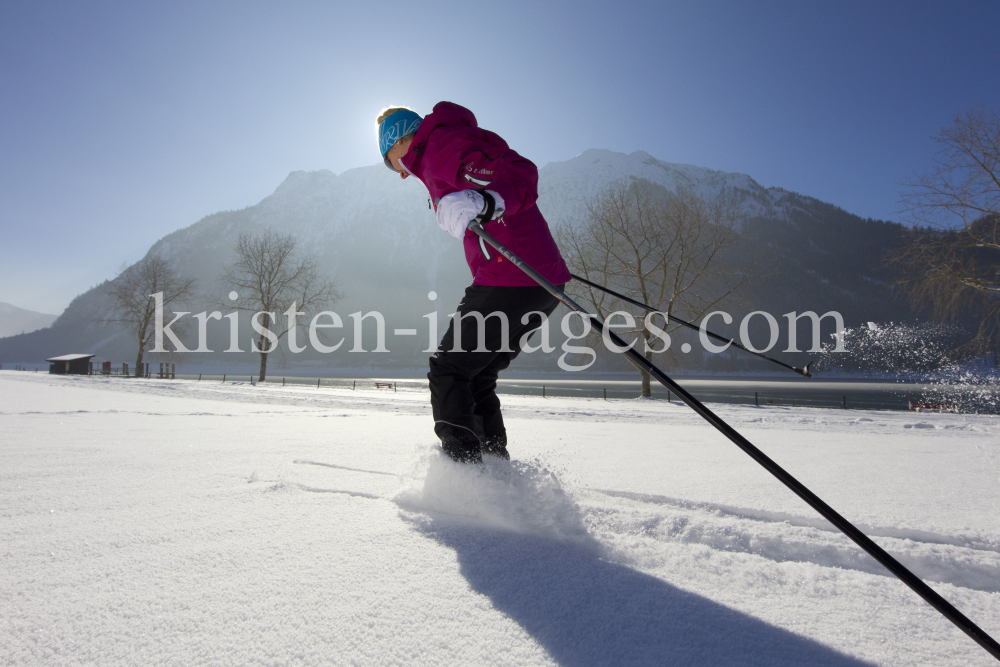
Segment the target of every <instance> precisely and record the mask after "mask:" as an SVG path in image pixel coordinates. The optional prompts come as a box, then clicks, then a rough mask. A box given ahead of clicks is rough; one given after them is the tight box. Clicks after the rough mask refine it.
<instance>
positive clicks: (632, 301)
mask: <svg viewBox="0 0 1000 667" xmlns="http://www.w3.org/2000/svg"><path fill="white" fill-rule="evenodd" d="M570 275H571V276H573V280H575V281H577V282H581V283H583V284H584V285H590V286H591V287H593V288H595V289H599V290H601V291H602V292H606V293H608V294H610V295H611V296H615V297H618V298H619V299H621V300H622V301H625V302H626V303H630V304H632V305H633V306H638V307H639V308H642V309H643V310H646V311H648V312H650V313H660V314H662V315H664V316H665V317H666V318H667V319H669V320H670V321H672V322H676V323H677V324H680V325H681V326H684V327H687V328H688V329H694V330H695V331H697V332H698V333H701V327H699V326H698V325H697V324H693V323H691V322H688V321H687V320H682V319H681V318H679V317H675V316H674V315H667V313H664V312H663V311H662V310H657V309H656V308H653V307H652V306H650V305H649V304H648V303H643V302H641V301H636V300H635V299H630V298H628V297H627V296H625V295H624V294H619V293H618V292H615V291H614V290H611V289H608V288H607V287H605V286H604V285H598V284H597V283H594V282H591V281H589V280H587V279H586V278H581V277H580V276H578V275H576V274H572V273H571V274H570ZM705 335H707V336H708V337H710V338H714V339H715V340H717V341H719V342H722V343H729V344H731V345H732V346H733V347H735V348H737V349H739V350H743V351H744V352H747V353H749V354H752V355H754V356H755V357H760V358H761V359H765V360H767V361H770V362H771V363H774V364H778V365H779V366H783V367H784V368H787V369H788V370H790V371H795V372H796V373H798V374H799V375H802V376H805V377H807V378H811V377H812V375H811V374H810V373H809V366H810V365H811V364H812V362H811V361H810V362H809V363H808V364H806V365H805V366H804V367H802V368H798V367H796V366H790V365H789V364H786V363H785V362H783V361H778V360H777V359H775V358H773V357H769V356H767V355H766V354H764V353H762V352H754V351H753V350H751V349H750V348H748V347H745V346H743V345H740V344H739V343H737V342H736V341H735V340H734V339H732V338H726V337H725V336H720V335H719V334H717V333H712V332H711V331H708V330H706V331H705Z"/></svg>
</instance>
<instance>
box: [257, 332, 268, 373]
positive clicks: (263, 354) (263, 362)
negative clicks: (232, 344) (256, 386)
mask: <svg viewBox="0 0 1000 667" xmlns="http://www.w3.org/2000/svg"><path fill="white" fill-rule="evenodd" d="M265 341H266V342H268V343H270V341H268V340H267V338H266V337H265V336H264V335H263V334H261V336H260V345H258V346H257V347H259V348H260V375H258V376H257V382H263V381H264V378H265V376H266V375H267V353H268V352H270V348H267V349H266V350H265V349H264V343H265Z"/></svg>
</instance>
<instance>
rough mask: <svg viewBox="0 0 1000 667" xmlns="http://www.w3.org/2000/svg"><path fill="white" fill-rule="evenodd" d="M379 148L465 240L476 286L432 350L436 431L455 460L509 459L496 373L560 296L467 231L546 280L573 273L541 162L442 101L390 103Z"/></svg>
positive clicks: (556, 280)
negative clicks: (541, 201) (481, 229)
mask: <svg viewBox="0 0 1000 667" xmlns="http://www.w3.org/2000/svg"><path fill="white" fill-rule="evenodd" d="M376 122H377V124H378V141H379V151H380V152H381V154H382V159H383V160H384V161H385V164H386V166H387V167H389V168H390V169H392V170H393V171H396V172H399V176H400V178H404V179H405V178H408V177H410V176H415V177H416V178H418V179H419V180H420V181H421V182H422V183H423V184H424V185H425V186H426V187H427V191H428V193H429V194H430V198H431V201H432V202H433V206H434V211H435V216H436V217H437V221H438V224H439V225H440V226H441V228H442V229H444V230H445V231H447V232H448V233H450V234H451V235H452V236H454V237H456V238H459V239H461V240H462V241H463V243H464V246H465V259H466V262H467V263H468V264H469V270H470V271H471V272H472V285H470V286H469V287H468V288H467V289H466V290H465V296H464V297H463V298H462V300H461V302H460V303H459V305H458V309H457V313H456V315H455V317H453V318H452V321H451V323H450V324H449V326H448V331H447V332H446V333H445V335H444V337H442V339H441V343H440V345H438V348H437V351H436V352H434V354H433V355H432V356H431V358H430V372H429V373H428V374H427V378H428V380H429V381H430V390H431V409H432V412H433V415H434V431H435V433H436V434H437V435H438V437H439V438H440V439H441V447H442V449H444V451H445V453H447V454H448V456H450V457H451V458H452V459H453V460H455V461H459V462H463V463H481V462H482V455H483V454H488V455H493V456H498V457H501V458H504V459H509V458H510V454H509V453H508V451H507V431H506V429H505V427H504V423H503V416H502V414H501V412H500V399H499V398H497V395H496V383H497V375H498V374H499V373H500V371H503V370H504V369H506V368H507V367H508V366H509V365H510V363H511V361H512V360H513V359H514V358H515V357H516V356H517V354H518V353H519V352H520V351H521V346H522V344H523V343H524V342H525V341H526V340H527V338H528V337H529V336H530V335H531V334H532V333H533V332H534V331H536V330H537V329H539V328H540V327H541V326H542V323H543V321H544V318H546V317H548V315H549V314H551V313H552V311H553V310H554V309H555V307H556V306H557V305H558V301H557V300H556V299H555V297H553V296H552V295H550V294H549V293H548V292H547V291H545V289H544V288H542V287H540V286H539V285H538V284H536V283H535V282H534V281H533V280H532V279H531V278H530V277H528V276H527V275H526V274H525V273H524V272H523V271H521V269H519V268H517V267H516V266H514V265H513V264H511V263H510V262H509V261H506V260H505V259H504V258H503V257H502V256H501V255H500V254H499V253H497V252H496V251H495V250H494V249H493V248H491V247H490V246H488V245H487V244H486V243H485V242H484V241H483V240H482V239H481V238H480V237H479V236H477V235H476V234H475V233H474V232H472V231H471V230H469V229H468V227H469V225H470V224H471V223H473V222H479V223H482V224H484V225H488V226H487V227H486V229H487V230H488V231H489V232H490V233H491V234H492V235H493V236H494V237H495V238H496V239H497V241H499V242H500V243H501V244H503V245H505V246H506V247H507V248H510V250H511V251H512V252H514V253H515V254H516V255H518V256H519V257H521V258H522V259H524V261H525V262H527V263H528V265H530V266H531V267H533V268H534V269H535V270H537V271H538V272H539V273H541V274H542V275H543V276H544V277H545V278H546V279H547V280H549V281H550V282H552V283H554V284H556V285H564V284H565V283H567V282H569V279H570V273H569V269H568V268H567V267H566V262H565V261H564V260H563V258H562V255H561V254H560V253H559V248H558V247H557V246H556V243H555V241H554V240H553V239H552V234H551V232H550V231H549V226H548V223H546V221H545V218H544V217H542V214H541V212H540V211H539V210H538V206H537V205H536V204H535V200H536V199H538V168H537V167H535V165H534V163H532V162H531V161H530V160H527V159H525V158H523V157H521V156H520V155H518V154H517V153H516V152H514V151H513V150H511V149H510V148H509V147H508V146H507V142H505V141H504V140H503V139H501V138H500V137H499V136H498V135H496V134H494V133H493V132H490V131H488V130H484V129H482V128H480V127H479V125H478V123H477V122H476V117H475V116H474V115H473V113H472V112H471V111H469V110H468V109H466V108H464V107H461V106H459V105H457V104H453V103H452V102H439V103H438V104H436V105H435V106H434V109H433V111H432V112H431V113H430V114H428V115H427V117H426V118H421V117H420V116H419V115H418V114H417V113H416V112H414V111H412V110H410V109H407V108H403V107H389V108H387V109H385V110H383V111H382V113H381V114H380V115H379V117H378V120H377V121H376Z"/></svg>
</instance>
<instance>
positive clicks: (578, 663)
mask: <svg viewBox="0 0 1000 667" xmlns="http://www.w3.org/2000/svg"><path fill="white" fill-rule="evenodd" d="M414 523H415V527H416V528H417V529H418V530H420V531H421V532H423V533H424V534H425V535H427V536H428V537H430V538H432V539H434V540H436V541H437V542H439V543H440V544H442V545H444V546H447V547H450V548H452V549H454V550H455V552H456V554H457V555H458V562H459V566H460V571H461V573H462V575H463V576H464V577H465V578H466V579H467V580H468V582H469V584H470V585H471V587H472V588H473V590H475V591H477V592H478V593H481V594H483V595H485V596H487V597H488V598H489V599H490V600H491V602H492V604H493V606H494V608H496V609H498V610H499V611H501V612H503V613H504V614H506V615H507V616H508V617H510V618H511V619H513V620H514V621H516V622H517V623H518V624H520V626H521V627H522V628H524V630H525V631H526V632H527V633H528V634H530V635H531V636H532V637H533V638H534V639H535V640H536V641H537V642H538V643H539V644H540V645H541V646H542V647H544V648H545V649H546V650H547V651H548V653H549V654H550V655H551V656H552V658H553V659H554V660H555V661H556V662H558V663H559V664H560V665H566V666H573V667H598V666H601V667H604V666H605V665H619V666H626V665H678V666H693V667H701V666H709V665H712V666H714V665H747V666H750V665H760V666H764V665H767V666H768V667H775V666H781V665H787V666H788V667H793V666H794V667H799V666H801V665H811V666H820V665H830V666H834V665H836V666H838V667H848V666H860V665H868V664H870V663H866V662H863V661H861V660H858V659H856V658H852V657H850V656H847V655H845V654H843V653H839V652H837V651H835V650H833V649H831V648H828V647H826V646H823V645H822V644H819V643H817V642H815V641H813V640H810V639H807V638H804V637H800V636H798V635H795V634H793V633H791V632H789V631H787V630H783V629H781V628H778V627H775V626H773V625H769V624H767V623H765V622H763V621H761V620H759V619H756V618H753V617H752V616H748V615H746V614H743V613H741V612H738V611H734V610H732V609H729V608H728V607H725V606H723V605H721V604H718V603H716V602H713V601H711V600H708V599H706V598H704V597H701V596H699V595H695V594H693V593H688V592H686V591H683V590H681V589H679V588H676V587H675V586H672V585H670V584H668V583H666V582H664V581H662V580H660V579H657V578H655V577H652V576H650V575H648V574H643V573H642V572H639V571H636V570H633V569H631V568H629V567H626V566H623V565H618V564H614V563H610V562H608V561H605V560H602V559H601V558H600V557H599V554H598V552H597V550H595V549H593V548H591V547H588V546H584V545H578V544H572V543H566V542H560V541H556V540H552V539H548V538H545V537H536V536H532V535H525V534H520V533H512V532H506V531H501V530H494V529H488V528H481V527H475V526H468V525H462V524H460V523H454V522H450V521H447V520H446V521H444V522H441V521H435V520H432V521H431V522H428V523H427V524H423V525H421V524H422V523H423V522H420V521H416V522H414Z"/></svg>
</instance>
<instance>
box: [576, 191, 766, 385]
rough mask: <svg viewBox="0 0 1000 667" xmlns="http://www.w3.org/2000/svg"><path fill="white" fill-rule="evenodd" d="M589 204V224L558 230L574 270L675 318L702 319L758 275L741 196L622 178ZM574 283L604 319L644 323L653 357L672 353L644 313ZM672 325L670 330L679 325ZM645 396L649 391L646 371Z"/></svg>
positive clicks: (645, 347)
mask: <svg viewBox="0 0 1000 667" xmlns="http://www.w3.org/2000/svg"><path fill="white" fill-rule="evenodd" d="M588 208H589V211H590V213H589V216H588V219H587V221H586V223H585V224H583V225H582V226H579V227H570V226H564V227H562V228H561V229H560V230H559V231H558V232H557V235H558V239H559V245H560V246H561V247H562V248H563V250H564V252H565V254H566V256H567V257H566V259H567V262H568V264H569V266H570V270H571V271H572V272H573V273H575V274H577V275H580V276H582V277H584V278H586V279H588V280H591V281H593V282H596V283H599V284H603V285H606V286H608V287H610V288H611V289H614V290H615V291H617V292H621V293H623V294H625V295H626V296H629V297H631V298H633V299H637V300H639V301H642V302H643V303H647V304H649V305H651V306H654V307H656V308H657V309H658V310H659V311H661V312H663V313H666V314H667V315H668V316H670V315H674V316H678V317H681V316H683V317H686V318H687V319H691V320H697V319H699V318H700V317H702V316H703V315H704V314H705V313H707V312H708V311H709V310H710V309H712V308H714V307H716V306H717V305H718V304H719V303H720V302H721V301H722V300H723V299H726V298H727V297H730V296H731V295H733V294H734V293H735V292H736V291H737V290H739V289H740V288H742V287H743V286H744V285H746V284H747V283H748V282H749V281H751V280H752V279H754V278H755V277H756V276H757V275H759V269H760V261H759V259H758V256H757V253H756V252H755V251H754V249H753V244H752V243H749V242H748V241H746V239H745V238H744V235H743V231H744V227H745V224H746V220H747V218H748V216H747V214H746V211H745V209H744V207H743V206H742V205H741V203H740V199H739V197H738V196H737V195H735V194H723V195H721V196H719V197H718V198H716V199H714V200H709V199H706V198H704V197H701V196H699V195H698V194H697V193H695V192H693V191H692V190H689V189H685V188H680V189H678V191H677V192H676V193H674V192H671V191H669V190H667V189H666V188H663V187H662V186H658V185H655V184H653V183H650V182H648V181H643V180H635V181H633V182H631V183H629V182H625V181H617V182H615V183H612V184H611V185H610V186H609V187H608V188H607V189H605V190H604V192H602V193H601V194H600V195H599V196H598V197H597V198H596V199H595V200H594V201H593V202H591V203H590V204H589V205H588ZM738 244H739V245H742V246H743V247H742V248H741V249H740V250H741V252H739V253H737V252H735V250H736V248H737V245H738ZM571 287H572V289H573V292H574V296H577V297H579V298H581V299H583V300H585V301H589V302H590V303H591V304H593V306H594V309H595V310H596V312H597V314H598V316H600V317H601V319H605V320H606V318H607V316H608V315H609V314H611V313H612V312H615V311H625V312H629V313H631V314H632V315H633V316H634V317H636V319H637V320H640V321H642V325H641V326H639V328H638V329H637V330H635V331H633V332H631V333H634V334H637V335H638V340H637V341H636V343H637V344H638V343H639V341H641V343H642V350H641V351H643V353H644V354H645V356H646V359H648V360H650V361H652V359H653V354H654V351H655V352H656V353H659V352H663V351H665V349H664V347H665V346H664V345H663V343H662V342H659V341H657V340H655V336H654V332H652V331H650V328H649V327H648V326H647V324H646V322H645V320H644V318H643V313H640V312H637V311H636V309H635V308H634V307H632V306H629V305H628V304H625V303H622V302H621V301H620V300H619V299H617V298H614V297H610V296H609V295H607V294H606V293H604V292H601V291H599V290H596V289H594V288H590V287H582V286H576V285H575V284H571ZM667 324H668V326H665V327H662V328H663V329H664V330H665V331H667V332H670V331H672V330H674V329H675V328H676V325H670V324H669V322H668V323H667ZM658 343H659V345H660V348H659V349H657V347H656V346H657V344H658ZM642 395H643V396H649V395H650V378H649V374H648V373H646V372H642Z"/></svg>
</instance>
